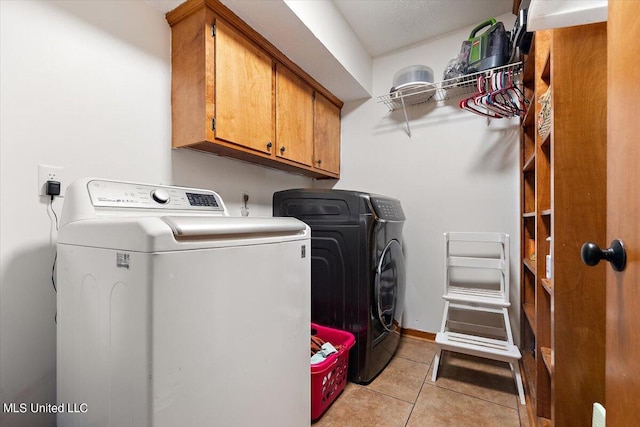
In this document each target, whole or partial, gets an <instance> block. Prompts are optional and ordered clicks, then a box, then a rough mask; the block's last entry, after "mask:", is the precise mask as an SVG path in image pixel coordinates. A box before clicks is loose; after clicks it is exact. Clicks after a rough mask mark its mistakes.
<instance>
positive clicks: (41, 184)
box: [38, 165, 67, 197]
mask: <svg viewBox="0 0 640 427" xmlns="http://www.w3.org/2000/svg"><path fill="white" fill-rule="evenodd" d="M63 170H64V169H63V168H62V167H61V166H47V165H38V195H39V196H46V195H47V181H58V182H60V195H59V196H57V197H64V190H65V187H66V186H67V183H66V182H64V178H63V176H62V172H63Z"/></svg>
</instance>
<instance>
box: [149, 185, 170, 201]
mask: <svg viewBox="0 0 640 427" xmlns="http://www.w3.org/2000/svg"><path fill="white" fill-rule="evenodd" d="M151 197H153V200H155V201H156V202H158V203H162V204H165V203H167V202H169V193H168V192H167V191H166V190H163V189H162V188H156V189H155V190H153V191H152V192H151Z"/></svg>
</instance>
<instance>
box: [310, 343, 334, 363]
mask: <svg viewBox="0 0 640 427" xmlns="http://www.w3.org/2000/svg"><path fill="white" fill-rule="evenodd" d="M337 352H338V350H336V348H335V347H334V346H333V345H331V343H330V342H326V343H324V344H322V347H320V350H319V351H317V352H316V354H314V355H313V356H311V364H312V365H315V364H318V363H320V362H324V361H325V359H326V358H327V357H329V355H330V354H333V353H337Z"/></svg>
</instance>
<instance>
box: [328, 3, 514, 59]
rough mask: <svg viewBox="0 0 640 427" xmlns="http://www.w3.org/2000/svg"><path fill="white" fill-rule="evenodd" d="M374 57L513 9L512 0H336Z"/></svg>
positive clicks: (338, 6) (339, 8) (343, 14)
mask: <svg viewBox="0 0 640 427" xmlns="http://www.w3.org/2000/svg"><path fill="white" fill-rule="evenodd" d="M333 3H334V4H335V5H336V7H337V8H338V10H340V13H341V14H342V16H344V18H345V20H346V21H347V22H348V23H349V25H350V26H351V28H352V29H353V31H354V32H355V33H356V35H357V36H358V38H359V39H360V41H361V42H362V45H363V46H364V47H365V49H366V50H367V51H368V52H369V54H370V55H371V56H372V57H377V56H380V55H382V54H385V53H388V52H391V51H394V50H397V49H399V48H402V47H406V46H409V45H411V44H414V43H417V42H420V41H423V40H427V39H431V38H434V37H437V36H439V35H442V34H446V33H448V32H451V31H454V30H458V29H460V28H463V27H466V26H470V25H473V24H476V23H480V22H482V21H484V20H486V19H489V18H493V17H495V16H498V15H502V14H504V13H509V12H511V8H512V5H513V0H333Z"/></svg>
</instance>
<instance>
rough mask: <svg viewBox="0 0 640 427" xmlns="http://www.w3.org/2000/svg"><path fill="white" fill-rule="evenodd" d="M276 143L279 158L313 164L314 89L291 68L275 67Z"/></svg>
mask: <svg viewBox="0 0 640 427" xmlns="http://www.w3.org/2000/svg"><path fill="white" fill-rule="evenodd" d="M276 144H277V151H276V154H277V155H278V157H282V158H285V159H288V160H292V161H294V162H297V163H302V164H303V165H307V166H311V161H312V156H313V89H312V88H311V86H309V85H308V84H307V83H305V82H304V81H303V80H302V79H301V78H300V77H298V76H296V75H295V74H293V73H292V72H291V71H290V70H289V69H288V68H286V67H284V66H282V65H280V64H278V66H277V68H276Z"/></svg>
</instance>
